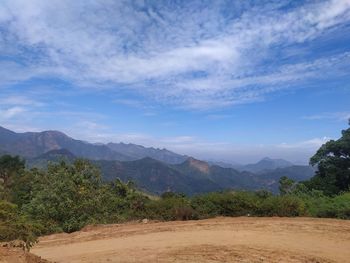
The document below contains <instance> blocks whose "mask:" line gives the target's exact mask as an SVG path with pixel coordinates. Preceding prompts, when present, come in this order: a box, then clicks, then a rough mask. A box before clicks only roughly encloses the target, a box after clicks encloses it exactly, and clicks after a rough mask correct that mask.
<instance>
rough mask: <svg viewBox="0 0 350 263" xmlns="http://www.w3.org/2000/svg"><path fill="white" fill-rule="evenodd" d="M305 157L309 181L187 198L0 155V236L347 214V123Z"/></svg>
mask: <svg viewBox="0 0 350 263" xmlns="http://www.w3.org/2000/svg"><path fill="white" fill-rule="evenodd" d="M342 135H343V136H342V137H341V138H340V139H339V140H337V141H330V142H328V143H326V144H325V145H323V146H322V147H321V148H320V150H319V151H318V152H317V153H316V155H315V156H314V157H312V159H311V163H313V164H317V165H318V167H319V170H318V172H317V174H316V176H315V177H314V178H312V179H311V180H310V181H307V182H302V183H295V182H294V181H293V180H291V179H288V178H287V177H282V178H280V195H273V194H272V193H270V192H268V191H264V190H261V191H255V192H252V191H250V192H248V191H247V192H245V191H239V192H232V191H225V192H212V193H208V194H203V195H197V196H193V197H186V196H185V195H184V194H178V193H172V192H166V193H164V194H163V195H161V197H160V198H152V199H151V198H149V197H147V196H146V195H145V194H143V193H140V192H139V191H137V190H136V189H135V186H134V184H133V183H132V182H129V183H126V184H125V183H123V182H122V181H120V180H119V179H117V180H115V181H113V182H109V183H104V182H102V180H101V174H100V171H99V170H98V169H97V168H96V167H95V166H94V165H92V164H91V163H90V162H88V161H86V160H76V161H75V162H74V163H72V164H71V163H66V162H64V161H61V162H60V163H50V164H49V165H48V168H47V169H46V170H41V169H35V168H34V169H31V170H28V169H25V168H24V167H25V163H24V161H23V160H21V159H20V158H19V157H12V156H9V155H4V156H2V157H0V197H1V199H0V241H10V240H14V239H20V240H23V241H24V242H25V244H26V247H27V248H28V249H29V248H30V246H32V245H33V244H34V243H35V242H36V240H37V237H38V236H39V235H42V234H49V233H53V232H62V231H64V232H73V231H76V230H79V229H81V228H82V227H84V226H85V225H88V224H100V223H115V222H124V221H127V220H139V219H143V218H149V219H155V220H189V219H201V218H209V217H215V216H314V217H333V218H341V219H350V192H349V182H350V181H349V180H350V179H349V178H350V157H349V154H350V129H348V130H346V131H343V133H342Z"/></svg>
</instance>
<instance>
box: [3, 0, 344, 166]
mask: <svg viewBox="0 0 350 263" xmlns="http://www.w3.org/2000/svg"><path fill="white" fill-rule="evenodd" d="M349 72H350V0H329V1H326V0H318V1H309V0H305V1H298V0H291V1H288V0H282V1H281V0H278V1H268V0H261V1H249V0H245V1H234V0H232V1H220V0H215V1H212V0H210V1H209V0H208V1H205V0H203V1H188V0H184V1H165V0H164V1H122V0H115V1H113V0H76V1H71V0H50V1H47V0H31V1H28V0H0V126H3V127H5V128H8V129H11V130H14V131H17V132H24V131H43V130H60V131H62V132H65V133H67V134H68V135H69V136H71V137H74V138H77V139H82V140H86V141H89V142H102V143H105V142H110V141H113V142H120V141H122V142H125V143H137V144H141V145H144V146H153V147H159V148H163V147H165V148H167V149H170V150H173V151H175V152H178V153H181V154H187V155H192V156H194V157H197V158H201V159H206V160H209V159H210V160H221V161H226V162H239V163H249V162H253V161H257V160H259V159H261V158H263V157H265V156H269V157H272V158H284V159H287V160H290V161H293V162H296V163H307V162H308V158H309V157H310V156H311V155H313V153H315V151H316V150H317V149H318V148H319V147H320V146H321V145H322V144H323V143H325V142H326V141H328V140H330V139H336V138H339V137H340V131H341V130H342V129H345V128H347V127H348V124H347V123H348V122H347V119H348V118H350V73H349Z"/></svg>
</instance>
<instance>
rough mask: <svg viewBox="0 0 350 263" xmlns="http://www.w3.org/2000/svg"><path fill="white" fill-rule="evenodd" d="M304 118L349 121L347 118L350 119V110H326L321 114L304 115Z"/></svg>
mask: <svg viewBox="0 0 350 263" xmlns="http://www.w3.org/2000/svg"><path fill="white" fill-rule="evenodd" d="M303 119H305V120H334V121H347V120H350V112H324V113H321V114H315V115H309V116H304V117H303Z"/></svg>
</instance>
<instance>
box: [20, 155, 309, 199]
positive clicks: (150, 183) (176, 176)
mask: <svg viewBox="0 0 350 263" xmlns="http://www.w3.org/2000/svg"><path fill="white" fill-rule="evenodd" d="M75 159H76V156H75V155H74V154H72V153H71V152H69V151H68V150H65V149H60V150H52V151H49V152H47V153H45V154H42V155H40V156H39V157H36V158H33V159H28V161H27V164H28V166H29V167H41V168H44V167H46V166H47V164H48V161H51V162H59V161H61V160H64V161H67V162H73V161H74V160H75ZM92 162H93V163H94V164H95V165H96V166H97V167H99V168H100V169H101V173H102V177H103V180H104V181H112V180H115V179H116V178H120V179H121V180H122V181H124V182H127V181H129V180H132V181H134V182H135V183H136V185H137V186H138V188H139V189H141V190H142V191H145V192H148V193H152V194H161V193H163V192H165V191H174V192H182V193H185V194H188V195H193V194H199V193H205V192H212V191H220V190H224V189H233V190H258V189H267V190H270V191H273V192H275V193H277V192H278V180H279V178H280V177H281V176H288V177H290V178H292V179H294V180H297V181H302V180H307V179H309V178H310V177H311V176H312V175H313V173H314V169H312V168H311V167H308V166H291V167H287V168H278V169H275V170H270V171H265V172H264V173H261V174H254V173H251V172H246V171H242V172H240V171H237V170H235V169H232V168H223V167H220V166H217V165H210V164H209V163H207V162H204V161H200V160H196V159H194V158H188V159H187V160H186V161H185V162H183V163H181V164H173V165H171V164H166V163H164V162H160V161H158V160H154V159H152V158H149V157H146V158H143V159H139V160H135V161H111V160H94V161H92Z"/></svg>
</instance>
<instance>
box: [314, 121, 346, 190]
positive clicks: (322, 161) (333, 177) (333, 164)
mask: <svg viewBox="0 0 350 263" xmlns="http://www.w3.org/2000/svg"><path fill="white" fill-rule="evenodd" d="M349 125H350V120H349ZM310 163H311V164H312V165H317V166H318V172H317V173H316V176H315V177H314V178H312V180H310V182H309V183H308V186H309V188H314V189H319V190H321V191H323V192H324V193H325V194H327V195H337V194H339V193H341V192H344V191H349V190H350V128H349V129H347V130H343V131H342V137H341V138H340V139H338V140H336V141H334V140H331V141H329V142H327V143H326V144H324V145H323V146H322V147H321V148H320V149H319V150H318V151H317V153H316V154H315V155H314V156H313V157H312V158H311V160H310Z"/></svg>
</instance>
